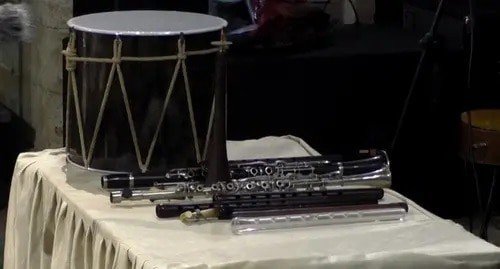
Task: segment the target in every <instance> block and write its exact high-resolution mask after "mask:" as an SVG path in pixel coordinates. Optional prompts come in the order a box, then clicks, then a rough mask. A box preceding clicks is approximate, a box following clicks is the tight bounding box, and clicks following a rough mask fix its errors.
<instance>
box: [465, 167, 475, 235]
mask: <svg viewBox="0 0 500 269" xmlns="http://www.w3.org/2000/svg"><path fill="white" fill-rule="evenodd" d="M467 171H468V170H467V160H466V159H464V174H465V179H464V181H465V183H464V185H465V187H466V189H468V188H469V184H468V183H469V180H468V173H467ZM467 194H468V198H469V199H468V200H469V203H468V205H469V208H468V211H469V212H468V213H469V232H471V233H472V232H473V230H474V213H475V212H474V211H475V206H474V203H475V199H474V195H473V194H472V193H470V192H467Z"/></svg>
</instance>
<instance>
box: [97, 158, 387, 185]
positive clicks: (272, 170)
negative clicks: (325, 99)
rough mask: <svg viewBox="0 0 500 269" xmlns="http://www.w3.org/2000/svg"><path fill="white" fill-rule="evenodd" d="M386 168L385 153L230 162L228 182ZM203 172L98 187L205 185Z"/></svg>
mask: <svg viewBox="0 0 500 269" xmlns="http://www.w3.org/2000/svg"><path fill="white" fill-rule="evenodd" d="M382 165H387V166H388V165H389V161H388V158H387V155H386V154H385V152H383V151H381V152H380V153H379V154H378V155H376V156H374V157H370V158H365V159H360V160H354V161H347V162H345V161H344V162H341V161H340V157H339V156H338V155H329V156H310V157H295V158H272V159H253V160H238V161H230V162H229V169H230V178H231V179H232V180H234V179H244V178H249V177H257V176H264V175H267V176H277V175H285V174H290V173H300V174H312V173H313V174H327V173H331V172H333V171H339V170H340V169H343V170H344V174H346V175H352V174H357V173H362V172H363V171H362V170H367V169H368V170H369V169H370V166H372V167H374V168H376V167H381V166H382ZM206 170H207V169H206V168H205V167H204V166H203V165H201V166H200V167H191V168H177V169H171V170H170V171H168V172H167V173H165V174H164V175H158V174H153V175H148V174H138V175H134V174H109V175H104V176H102V177H101V186H102V188H103V189H106V190H113V189H125V188H151V187H154V186H157V185H161V184H165V183H167V184H168V183H173V182H179V181H186V182H188V181H205V178H206Z"/></svg>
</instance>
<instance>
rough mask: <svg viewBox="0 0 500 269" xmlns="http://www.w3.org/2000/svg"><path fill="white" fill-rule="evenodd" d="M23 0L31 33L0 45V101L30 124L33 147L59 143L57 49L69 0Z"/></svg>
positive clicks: (59, 61)
mask: <svg viewBox="0 0 500 269" xmlns="http://www.w3.org/2000/svg"><path fill="white" fill-rule="evenodd" d="M24 2H26V3H27V4H29V5H30V6H31V9H32V16H33V21H34V24H35V28H36V31H35V36H34V39H33V40H32V41H31V42H29V43H24V44H22V45H18V44H12V45H10V44H9V45H2V47H0V50H1V52H0V81H1V85H0V102H2V103H4V104H6V105H7V106H8V107H9V108H11V109H12V110H13V111H14V112H16V113H18V114H19V115H21V116H22V117H23V118H24V119H25V120H26V121H27V122H28V123H29V124H31V125H32V126H33V128H34V129H35V130H36V141H35V147H36V148H37V149H43V148H57V147H62V146H63V144H62V143H63V139H62V137H63V132H62V130H63V129H62V124H63V121H62V119H63V111H62V72H61V68H62V60H63V58H62V55H61V51H62V49H63V48H62V39H63V38H64V37H66V36H67V35H68V28H67V26H66V21H67V20H68V19H70V18H71V17H72V14H73V1H72V0H33V1H24ZM19 56H21V57H19ZM19 76H22V79H20V77H19Z"/></svg>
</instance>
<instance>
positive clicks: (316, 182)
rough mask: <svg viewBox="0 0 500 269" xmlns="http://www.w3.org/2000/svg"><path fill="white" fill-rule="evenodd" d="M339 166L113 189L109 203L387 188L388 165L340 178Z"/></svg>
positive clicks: (388, 180)
mask: <svg viewBox="0 0 500 269" xmlns="http://www.w3.org/2000/svg"><path fill="white" fill-rule="evenodd" d="M344 171H345V169H344V168H342V166H341V167H340V168H339V169H338V170H337V171H335V172H332V173H329V174H322V175H314V174H313V175H302V174H289V175H286V176H257V177H251V178H243V179H238V180H232V181H231V182H218V183H216V184H212V185H210V186H206V185H204V184H203V183H202V182H172V183H168V184H162V185H160V186H157V187H158V188H161V189H154V190H130V189H127V190H117V191H113V192H111V194H110V200H111V203H121V202H123V201H127V200H130V201H136V200H151V201H154V200H171V199H185V198H190V197H202V196H203V197H207V196H210V195H212V194H214V193H218V192H228V193H259V192H269V191H301V190H314V189H317V190H322V189H328V188H333V187H338V186H349V185H367V186H372V187H389V186H390V184H391V171H390V167H389V165H388V163H385V164H383V165H381V166H380V167H379V168H378V169H374V170H372V171H369V172H366V173H360V174H354V175H344V174H343V172H344Z"/></svg>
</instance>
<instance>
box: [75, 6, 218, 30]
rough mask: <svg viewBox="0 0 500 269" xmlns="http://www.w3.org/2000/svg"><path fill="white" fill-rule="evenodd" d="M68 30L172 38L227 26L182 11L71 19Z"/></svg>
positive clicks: (130, 12)
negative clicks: (171, 36) (172, 36)
mask: <svg viewBox="0 0 500 269" xmlns="http://www.w3.org/2000/svg"><path fill="white" fill-rule="evenodd" d="M68 26H69V27H70V28H73V29H75V30H79V31H83V32H92V33H99V34H108V35H122V36H170V35H179V34H180V33H183V34H186V35H189V34H200V33H207V32H213V31H217V30H220V29H222V28H224V27H226V26H227V22H226V21H225V20H224V19H221V18H219V17H215V16H210V15H206V14H198V13H190V12H179V11H156V10H137V11H114V12H103V13H95V14H89V15H83V16H79V17H75V18H72V19H70V20H69V21H68Z"/></svg>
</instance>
